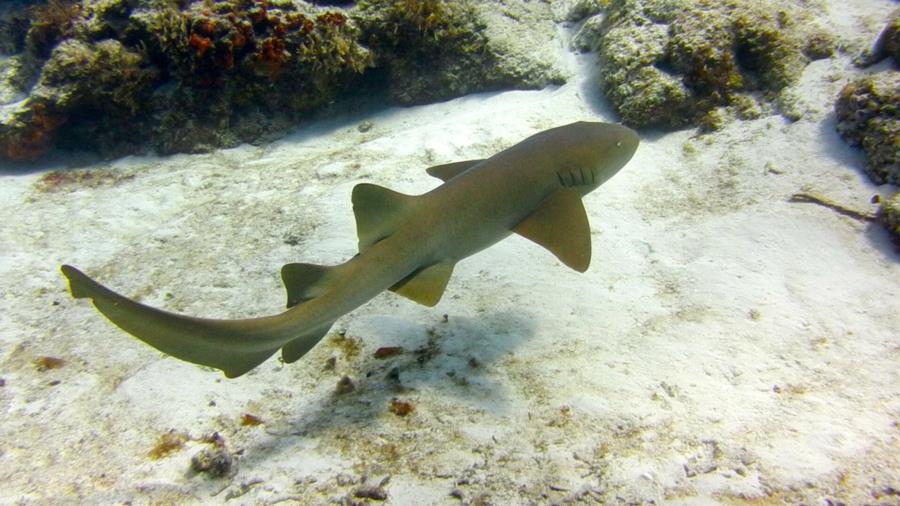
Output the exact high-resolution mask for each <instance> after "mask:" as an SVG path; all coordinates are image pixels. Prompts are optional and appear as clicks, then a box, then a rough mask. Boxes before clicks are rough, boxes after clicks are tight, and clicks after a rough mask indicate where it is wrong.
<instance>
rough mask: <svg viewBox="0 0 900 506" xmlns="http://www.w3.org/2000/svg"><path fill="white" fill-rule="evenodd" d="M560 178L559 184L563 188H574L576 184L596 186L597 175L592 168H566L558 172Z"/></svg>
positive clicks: (557, 175)
mask: <svg viewBox="0 0 900 506" xmlns="http://www.w3.org/2000/svg"><path fill="white" fill-rule="evenodd" d="M556 177H557V178H559V184H560V185H562V187H563V188H573V187H576V186H594V183H595V182H596V180H597V175H596V173H595V172H594V171H593V170H592V169H589V168H588V169H583V168H578V169H567V170H566V169H564V170H561V171H559V172H557V173H556Z"/></svg>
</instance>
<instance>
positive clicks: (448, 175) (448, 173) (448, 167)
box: [425, 159, 484, 183]
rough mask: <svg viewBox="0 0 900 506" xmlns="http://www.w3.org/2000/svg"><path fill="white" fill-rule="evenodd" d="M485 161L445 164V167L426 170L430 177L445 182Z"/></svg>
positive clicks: (439, 166) (438, 166) (436, 166)
mask: <svg viewBox="0 0 900 506" xmlns="http://www.w3.org/2000/svg"><path fill="white" fill-rule="evenodd" d="M483 161H484V159H479V160H466V161H463V162H453V163H445V164H444V165H435V166H434V167H429V168H428V169H426V170H425V172H427V173H428V175H429V176H433V177H436V178H438V179H440V180H441V181H443V182H445V183H446V182H447V181H450V180H451V179H453V178H455V177H456V176H458V175H460V174H462V173H463V172H465V171H467V170H469V169H471V168H472V167H474V166H476V165H478V164H479V163H481V162H483Z"/></svg>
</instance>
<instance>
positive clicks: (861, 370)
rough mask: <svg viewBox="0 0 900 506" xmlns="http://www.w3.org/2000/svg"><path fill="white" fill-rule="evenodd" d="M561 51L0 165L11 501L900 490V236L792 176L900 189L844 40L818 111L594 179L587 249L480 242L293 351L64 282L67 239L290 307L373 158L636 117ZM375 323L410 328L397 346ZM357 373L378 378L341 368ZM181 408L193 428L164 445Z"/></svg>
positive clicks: (807, 93)
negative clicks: (257, 349)
mask: <svg viewBox="0 0 900 506" xmlns="http://www.w3.org/2000/svg"><path fill="white" fill-rule="evenodd" d="M832 4H833V6H832V22H833V26H834V27H835V30H836V31H837V32H838V33H839V35H840V36H842V37H845V38H847V39H850V40H856V41H863V42H866V43H867V42H868V41H871V40H873V39H874V36H875V35H876V34H877V31H878V29H879V28H880V23H879V20H881V19H883V17H882V13H883V9H885V8H888V7H890V5H891V2H884V1H874V0H866V1H861V2H853V3H852V4H851V3H850V2H843V3H840V2H833V3H832ZM560 57H561V58H563V59H564V61H565V64H566V65H568V66H569V68H570V69H571V71H572V73H573V78H572V79H571V80H570V82H569V84H567V85H565V86H563V87H561V88H554V89H546V90H543V91H530V92H506V93H495V94H485V95H477V96H470V97H464V98H461V99H458V100H453V101H450V102H447V103H441V104H435V105H429V106H422V107H414V108H408V109H388V110H381V111H380V112H372V113H362V114H359V113H358V114H356V115H350V116H346V115H345V116H342V117H340V118H338V119H336V120H333V121H325V122H320V123H317V124H314V125H311V126H307V127H304V128H301V129H300V130H298V131H297V132H296V133H294V134H292V135H291V136H289V137H287V138H284V139H282V140H280V141H277V142H274V143H272V144H269V145H266V146H263V147H254V146H242V147H239V148H236V149H229V150H222V151H218V152H216V153H213V154H207V155H180V156H171V157H165V158H154V157H129V158H125V159H121V160H115V161H111V162H108V163H99V164H96V165H94V166H92V167H90V168H92V169H95V170H99V171H104V172H105V173H106V176H104V178H100V179H94V180H92V184H91V185H86V184H81V185H78V184H72V185H62V186H60V187H59V188H58V189H57V190H55V191H50V192H42V191H39V189H38V188H39V185H38V183H37V182H38V180H39V179H40V178H41V177H42V176H43V174H44V171H45V170H50V169H54V168H62V167H65V166H66V165H67V163H66V160H65V159H61V158H59V157H57V158H55V160H56V161H55V162H48V163H47V164H46V166H45V167H44V168H43V169H41V170H38V171H33V170H30V171H26V172H18V171H10V170H6V171H4V172H3V175H2V176H0V177H2V181H0V209H2V211H0V212H2V215H3V217H4V218H3V222H2V224H0V230H2V235H0V279H2V284H3V288H2V297H0V378H2V380H3V382H2V383H3V386H2V387H0V406H2V421H0V503H2V504H61V503H82V504H116V503H130V504H190V503H228V504H275V503H280V504H292V503H293V504H327V503H329V502H332V501H334V502H340V501H352V500H358V501H364V499H359V498H355V497H354V495H355V493H356V492H357V491H358V490H359V488H360V487H361V486H377V485H379V484H381V483H384V484H383V487H382V488H383V490H384V491H385V492H386V493H387V496H388V497H387V501H386V503H388V504H456V503H468V504H548V503H554V502H559V503H565V502H567V501H571V502H574V501H577V500H580V501H584V502H585V503H598V504H606V503H628V504H647V503H656V504H661V503H667V504H715V503H724V504H778V503H801V502H804V503H806V504H828V503H827V502H826V501H827V500H831V501H833V502H832V504H835V503H837V502H843V503H845V504H864V503H872V504H897V503H898V502H900V496H898V495H896V494H897V492H896V491H897V490H900V425H898V423H900V381H898V371H900V367H898V360H900V352H898V351H900V347H898V346H900V307H898V303H897V301H898V295H900V263H898V256H897V254H896V253H895V252H894V250H893V246H892V245H891V244H890V242H889V240H888V237H887V235H886V233H885V232H884V231H883V230H882V229H881V228H880V227H879V226H877V225H872V224H861V223H859V222H857V221H854V220H852V219H850V218H847V217H844V216H841V215H838V214H836V213H835V212H833V211H831V210H829V209H826V208H824V207H820V206H816V205H809V204H796V203H789V202H787V199H788V197H789V196H790V195H791V194H793V193H795V192H798V191H811V192H816V193H819V194H821V195H823V196H826V197H828V198H830V199H832V200H835V201H837V202H840V203H843V204H845V205H847V206H849V207H853V208H856V209H859V210H860V211H872V207H873V206H871V205H870V204H869V203H868V201H869V198H870V197H871V196H872V195H873V194H876V193H882V194H887V193H889V192H890V191H891V189H890V188H889V187H882V188H878V187H875V186H873V185H872V184H871V183H870V182H869V181H868V179H867V178H866V177H865V176H864V175H863V174H862V172H861V170H860V168H861V166H862V164H863V158H862V154H861V153H860V152H858V151H856V150H854V149H851V148H849V147H847V146H846V145H845V144H844V143H843V142H842V141H841V140H840V139H839V137H838V136H837V134H836V133H835V129H834V126H835V119H834V115H833V113H832V112H831V111H832V103H833V99H834V97H835V96H836V93H837V92H838V91H839V90H840V88H841V87H842V86H843V85H844V84H845V83H846V82H847V81H848V80H849V79H850V78H852V77H853V76H856V75H859V74H860V73H861V72H862V71H860V70H859V69H856V68H855V67H853V66H852V64H851V63H850V57H849V56H847V55H842V56H839V57H836V58H833V59H830V60H823V61H818V62H815V63H813V64H811V65H810V66H809V67H808V68H807V70H806V72H805V73H804V76H803V79H802V82H801V83H799V84H798V85H797V86H796V89H795V90H794V92H795V93H796V94H797V95H798V96H799V97H800V106H801V108H803V110H804V111H805V115H804V117H803V119H801V120H800V121H797V122H794V123H791V122H789V121H787V120H785V119H784V118H782V117H780V116H768V117H763V118H761V119H759V120H755V121H739V122H735V123H732V124H730V125H729V126H727V127H726V128H724V129H723V130H721V131H719V132H716V133H713V134H710V135H706V136H703V137H697V136H696V133H695V132H694V131H681V132H675V133H667V134H663V133H653V132H650V133H645V135H644V136H643V141H642V144H641V147H640V149H639V150H638V152H637V154H636V156H635V157H634V159H633V160H632V162H631V163H630V164H629V165H628V166H627V167H626V168H625V169H624V170H622V171H621V172H620V173H619V174H618V175H617V176H616V177H615V178H613V179H612V180H611V181H609V182H608V183H606V184H605V185H603V186H602V187H601V188H600V189H598V190H597V191H595V192H594V193H592V194H590V195H589V196H587V197H586V198H585V206H586V208H587V211H588V215H589V217H590V221H591V225H592V232H593V248H594V253H593V263H592V265H591V268H590V269H589V270H588V272H587V273H585V274H578V273H576V272H574V271H571V270H569V269H567V268H565V267H564V266H562V265H561V264H560V263H559V262H558V261H557V260H556V259H555V258H554V257H553V256H552V255H551V254H550V253H548V252H546V251H544V250H542V249H541V248H540V247H538V246H536V245H534V244H532V243H530V242H529V241H527V240H524V239H521V238H518V237H511V238H509V239H507V240H505V241H503V242H501V243H500V244H498V245H496V246H494V247H492V248H490V249H488V250H486V251H484V252H482V253H480V254H478V255H476V256H474V257H471V258H469V259H466V260H464V261H463V262H461V263H460V264H459V265H458V266H457V268H456V271H455V273H454V276H453V278H452V280H451V282H450V285H449V287H448V289H447V293H446V294H445V296H444V299H443V300H442V301H441V302H440V304H439V305H438V306H436V307H435V308H432V309H429V308H425V307H421V306H418V305H416V304H414V303H412V302H409V301H407V300H406V299H402V298H400V297H399V296H396V295H394V294H390V293H388V294H383V295H381V296H379V297H377V298H375V299H374V300H372V301H371V302H370V303H369V304H367V305H365V306H363V307H362V308H360V309H358V310H356V311H353V312H352V313H350V314H348V315H346V316H344V317H343V318H341V319H340V320H338V322H337V323H336V325H335V327H334V331H333V333H332V334H331V335H330V336H329V337H327V338H326V339H325V340H324V341H323V342H322V343H321V344H320V345H319V346H318V347H316V348H315V349H314V350H313V351H312V352H311V353H310V354H309V355H308V356H307V357H305V358H304V359H303V360H301V361H299V362H297V363H295V364H291V365H284V364H281V363H280V362H279V361H278V360H277V359H276V358H273V359H270V360H269V361H267V362H266V363H264V364H263V365H262V366H261V367H259V368H258V369H256V370H255V371H253V372H252V373H250V374H248V375H246V376H244V377H241V378H239V379H235V380H226V379H225V378H224V377H223V376H222V374H221V373H220V372H218V371H215V370H211V369H204V368H201V367H197V366H194V365H191V364H187V363H184V362H181V361H178V360H175V359H172V358H167V357H164V356H163V355H161V354H160V353H158V352H156V351H155V350H153V349H152V348H149V347H147V346H145V345H144V344H142V343H140V342H138V341H137V340H135V339H133V338H131V337H130V336H128V335H127V334H125V333H123V332H121V331H119V330H118V329H117V328H116V327H114V326H112V325H110V324H109V323H108V322H107V321H106V320H105V319H104V318H102V317H101V316H100V315H99V314H98V313H96V312H95V311H94V310H93V308H92V307H91V305H90V304H89V303H88V302H86V301H84V300H81V301H75V300H73V299H71V298H70V297H69V296H68V294H67V291H66V285H65V283H64V279H63V278H62V276H61V275H60V273H59V271H58V267H59V265H60V264H61V263H64V262H65V263H72V264H74V265H77V266H79V267H80V268H83V269H84V270H85V271H86V272H87V273H89V274H91V275H93V276H96V277H97V278H98V279H99V280H100V281H102V282H105V283H108V284H109V285H110V286H111V287H113V288H115V289H117V290H120V291H122V292H123V293H125V294H129V295H133V296H137V297H138V298H140V299H141V300H142V301H144V302H147V303H150V304H152V305H159V306H162V307H165V308H168V309H172V310H176V311H179V312H185V313H189V314H193V315H199V316H207V317H228V318H233V317H247V316H256V315H263V314H272V313H275V312H277V311H280V310H281V308H282V307H283V304H284V300H283V297H284V295H283V293H282V288H281V286H280V281H279V277H278V272H279V269H280V267H281V265H282V264H284V263H288V262H295V261H305V262H314V263H324V264H331V263H338V262H340V261H343V260H344V259H346V258H348V257H349V256H351V255H353V254H354V253H355V248H356V238H355V232H354V221H353V215H352V209H351V205H350V191H351V189H352V187H353V185H355V184H357V183H359V182H361V181H368V182H374V183H377V184H380V185H384V186H387V187H390V188H393V189H396V190H399V191H403V192H409V193H421V192H424V191H426V190H428V189H430V188H432V187H434V186H435V185H436V184H439V182H438V181H437V180H435V179H432V178H430V177H429V176H427V175H426V174H425V168H426V167H428V166H430V165H434V164H439V163H444V162H449V161H454V160H461V159H470V158H481V157H485V156H489V155H491V154H493V153H495V152H497V151H499V150H501V149H503V148H505V147H508V146H510V145H512V144H513V143H515V142H518V141H519V140H521V139H523V138H525V137H527V136H528V135H530V134H532V133H534V132H537V131H539V130H542V129H545V128H549V127H553V126H557V125H561V124H565V123H568V122H571V121H577V120H601V121H614V120H615V117H614V115H613V114H612V113H611V112H610V111H609V109H608V106H606V105H605V102H604V101H603V99H602V98H601V97H599V95H598V93H597V92H596V91H595V88H594V85H593V84H592V79H593V77H592V74H593V72H594V71H593V70H592V68H593V67H592V65H593V64H592V60H591V57H590V56H580V57H576V56H574V55H572V54H569V53H567V52H565V51H564V50H562V49H561V50H560ZM882 68H884V67H876V68H875V69H870V70H869V71H875V70H879V69H882ZM363 122H371V124H372V128H371V129H370V130H368V131H366V132H361V131H360V130H359V129H358V126H359V125H360V124H362V123H363ZM773 169H774V170H773ZM91 186H93V187H91ZM445 315H446V317H445ZM338 331H340V332H342V333H344V334H345V336H346V337H345V340H344V341H343V342H339V341H338V340H336V339H335V338H334V336H335V335H337V332H338ZM354 344H358V346H356V345H354ZM384 346H402V347H403V348H404V349H405V350H406V352H405V353H404V354H402V355H400V356H397V357H393V358H389V359H386V360H379V359H376V358H374V357H373V352H374V351H375V350H376V349H378V348H379V347H384ZM41 356H52V357H58V358H61V359H63V360H65V364H64V365H63V366H62V367H61V368H58V369H50V370H45V371H41V370H39V369H38V368H37V367H35V365H34V361H35V360H36V359H37V358H38V357H41ZM330 357H335V359H336V361H335V367H334V370H327V369H326V367H325V364H326V362H327V361H328V359H329V358H330ZM344 375H346V376H349V377H350V378H352V379H353V381H354V383H355V385H356V390H355V391H354V392H352V393H349V394H345V395H337V394H336V393H335V386H336V384H337V382H338V380H339V379H340V378H341V377H342V376H344ZM392 399H398V400H400V401H403V402H408V403H411V404H412V405H413V406H414V411H413V413H411V414H409V415H408V416H405V417H401V416H398V415H396V414H394V413H392V412H391V410H390V409H389V406H390V404H391V401H392ZM244 414H252V415H254V416H256V417H258V418H259V419H261V420H262V422H263V423H262V424H261V425H256V426H252V425H242V424H241V423H240V420H241V417H242V416H243V415H244ZM170 430H174V431H176V432H179V433H185V434H187V435H189V436H190V437H191V438H192V440H190V441H189V442H187V444H186V445H185V446H184V447H183V448H181V449H179V450H176V451H174V452H173V453H171V454H169V455H167V456H165V457H163V458H160V459H156V460H154V459H152V458H150V457H149V456H148V453H149V452H150V451H151V449H153V448H154V446H155V445H156V443H157V441H158V439H159V437H160V435H162V434H164V433H166V432H168V431H170ZM213 432H218V433H219V434H220V436H221V437H222V438H223V439H224V441H225V443H226V446H227V449H228V451H229V452H231V453H232V454H233V455H234V458H235V465H234V469H233V471H232V473H231V474H230V475H229V476H227V477H225V478H218V479H214V478H209V477H207V476H205V475H203V474H194V473H191V472H190V461H191V457H192V456H193V455H194V454H196V453H197V452H199V451H201V450H203V449H205V448H209V447H210V445H209V444H207V443H204V442H203V441H202V438H203V437H204V435H208V434H211V433H213ZM892 494H893V495H892ZM373 502H375V501H373Z"/></svg>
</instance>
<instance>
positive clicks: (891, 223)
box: [878, 193, 900, 248]
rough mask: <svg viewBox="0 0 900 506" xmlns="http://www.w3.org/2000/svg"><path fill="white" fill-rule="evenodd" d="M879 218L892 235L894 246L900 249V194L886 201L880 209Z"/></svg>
mask: <svg viewBox="0 0 900 506" xmlns="http://www.w3.org/2000/svg"><path fill="white" fill-rule="evenodd" d="M878 218H879V219H880V220H881V223H882V224H883V225H884V227H885V228H886V229H887V230H888V232H889V233H890V234H891V239H892V240H893V241H894V244H896V245H897V247H898V248H900V193H895V194H894V195H893V196H891V197H890V198H887V199H884V201H883V202H882V203H881V207H880V208H879V209H878Z"/></svg>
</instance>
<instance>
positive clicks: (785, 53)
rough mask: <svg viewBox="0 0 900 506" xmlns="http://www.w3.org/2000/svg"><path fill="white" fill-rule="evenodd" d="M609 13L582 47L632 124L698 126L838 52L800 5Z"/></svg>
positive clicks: (625, 0) (665, 5)
mask: <svg viewBox="0 0 900 506" xmlns="http://www.w3.org/2000/svg"><path fill="white" fill-rule="evenodd" d="M603 16H604V17H603V18H602V21H601V22H600V27H599V29H597V30H593V31H594V32H595V33H596V34H597V35H598V36H599V39H597V40H595V41H593V42H592V41H590V40H585V38H586V37H588V35H589V34H582V36H581V37H580V40H579V44H580V45H581V47H596V49H597V51H598V53H599V56H600V63H601V66H602V67H603V69H604V71H603V73H602V75H601V76H600V86H601V88H602V89H603V91H604V93H605V94H606V96H607V98H609V100H610V102H612V105H613V107H614V108H615V109H616V111H617V112H618V113H619V114H620V115H621V116H622V119H623V121H624V122H625V123H626V124H628V125H631V126H635V127H648V126H654V127H663V128H680V127H685V126H694V125H697V124H699V123H700V122H701V121H702V119H703V118H704V117H705V116H706V115H707V114H708V113H709V111H711V110H713V109H715V108H717V107H720V106H729V105H732V104H739V105H740V106H741V108H746V105H745V104H744V102H745V101H746V99H747V98H749V97H751V96H752V97H757V96H758V95H762V96H769V97H772V96H774V95H776V94H778V93H779V92H781V91H782V90H783V89H785V88H786V87H788V86H789V85H791V84H793V83H794V82H796V80H797V79H798V78H799V76H800V73H801V72H802V70H803V69H804V67H805V66H806V64H807V63H808V62H809V59H810V58H811V57H823V56H828V55H830V54H831V53H832V52H833V41H832V39H831V37H830V36H829V35H828V34H826V33H824V32H821V30H818V29H816V28H815V27H813V26H812V25H810V24H808V23H805V22H804V21H805V17H806V13H805V11H804V10H803V9H802V8H801V7H800V4H799V3H794V2H790V3H782V4H773V3H770V2H753V3H746V2H737V1H735V0H727V1H723V2H718V1H715V2H714V1H712V0H687V1H680V0H679V1H675V0H611V1H610V2H609V4H608V6H607V7H606V8H605V14H603ZM739 97H745V98H743V99H740V98H739Z"/></svg>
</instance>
